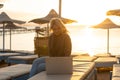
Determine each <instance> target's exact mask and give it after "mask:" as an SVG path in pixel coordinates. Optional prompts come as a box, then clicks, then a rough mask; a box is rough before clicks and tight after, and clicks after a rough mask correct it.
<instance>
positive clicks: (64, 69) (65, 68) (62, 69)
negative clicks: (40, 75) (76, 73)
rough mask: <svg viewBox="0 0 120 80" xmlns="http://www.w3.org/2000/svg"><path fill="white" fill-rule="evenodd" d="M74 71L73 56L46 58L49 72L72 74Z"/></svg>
mask: <svg viewBox="0 0 120 80" xmlns="http://www.w3.org/2000/svg"><path fill="white" fill-rule="evenodd" d="M72 72H73V63H72V57H47V58H46V73H47V74H72Z"/></svg>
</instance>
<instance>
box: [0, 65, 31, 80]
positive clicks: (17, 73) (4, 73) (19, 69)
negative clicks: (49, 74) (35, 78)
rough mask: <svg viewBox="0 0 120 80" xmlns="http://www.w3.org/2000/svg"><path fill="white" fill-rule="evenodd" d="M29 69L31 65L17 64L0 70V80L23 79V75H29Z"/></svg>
mask: <svg viewBox="0 0 120 80" xmlns="http://www.w3.org/2000/svg"><path fill="white" fill-rule="evenodd" d="M31 67H32V65H30V64H17V65H12V66H8V67H4V68H0V80H3V78H7V79H9V78H11V80H14V79H15V78H19V77H23V76H24V75H25V76H26V75H27V74H29V72H30V70H31ZM28 77H29V76H28ZM28 77H27V78H28ZM7 79H5V80H7ZM22 80H25V79H22Z"/></svg>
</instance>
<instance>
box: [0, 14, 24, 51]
mask: <svg viewBox="0 0 120 80" xmlns="http://www.w3.org/2000/svg"><path fill="white" fill-rule="evenodd" d="M6 23H18V24H23V23H25V21H21V20H15V19H11V18H10V17H9V16H8V15H7V14H6V13H5V12H2V13H1V14H0V24H3V51H4V49H5V33H4V32H5V24H6Z"/></svg>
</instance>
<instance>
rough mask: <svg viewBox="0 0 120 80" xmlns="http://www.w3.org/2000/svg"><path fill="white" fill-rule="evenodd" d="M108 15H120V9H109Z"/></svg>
mask: <svg viewBox="0 0 120 80" xmlns="http://www.w3.org/2000/svg"><path fill="white" fill-rule="evenodd" d="M106 15H108V16H112V15H113V16H120V9H114V10H109V11H107V13H106Z"/></svg>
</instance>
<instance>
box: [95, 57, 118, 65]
mask: <svg viewBox="0 0 120 80" xmlns="http://www.w3.org/2000/svg"><path fill="white" fill-rule="evenodd" d="M94 62H95V66H96V67H113V64H116V63H117V59H116V57H98V58H97V59H96V60H94Z"/></svg>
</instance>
